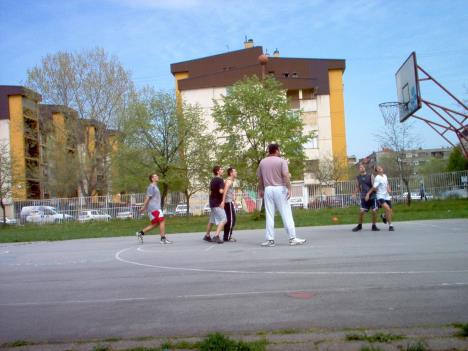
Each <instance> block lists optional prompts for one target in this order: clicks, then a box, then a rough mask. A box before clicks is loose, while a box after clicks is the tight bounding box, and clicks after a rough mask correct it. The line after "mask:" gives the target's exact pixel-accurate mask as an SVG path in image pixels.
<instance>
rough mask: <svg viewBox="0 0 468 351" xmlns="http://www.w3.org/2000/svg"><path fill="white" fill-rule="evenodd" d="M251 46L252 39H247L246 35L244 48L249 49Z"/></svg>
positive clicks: (252, 45) (252, 44)
mask: <svg viewBox="0 0 468 351" xmlns="http://www.w3.org/2000/svg"><path fill="white" fill-rule="evenodd" d="M253 47H254V41H253V39H249V40H247V37H246V38H245V41H244V48H246V49H250V48H253Z"/></svg>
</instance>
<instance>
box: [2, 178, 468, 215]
mask: <svg viewBox="0 0 468 351" xmlns="http://www.w3.org/2000/svg"><path fill="white" fill-rule="evenodd" d="M389 184H390V187H391V189H392V198H393V201H395V202H403V201H406V198H407V197H408V193H407V190H406V187H405V185H404V183H403V182H402V180H401V179H398V178H390V179H389ZM422 185H423V187H424V190H425V198H424V200H426V199H427V200H433V199H446V198H454V197H456V198H468V171H463V172H452V173H440V174H431V175H424V176H414V177H411V179H410V180H409V187H410V196H411V199H412V200H413V201H418V200H421V194H420V190H421V186H422ZM355 188H356V181H355V180H350V181H342V182H336V183H335V184H333V185H327V186H324V185H319V184H304V183H302V182H295V183H294V184H293V185H292V194H291V199H290V203H291V206H292V207H293V208H304V209H319V208H327V207H347V206H355V205H358V201H359V200H358V199H356V198H355V197H353V196H352V195H353V193H354V191H355ZM235 190H236V210H237V211H238V212H246V213H250V212H253V211H255V209H256V208H257V193H256V191H255V190H254V189H240V188H237V189H235ZM144 197H145V194H126V195H107V196H92V197H79V198H63V199H58V198H55V199H44V200H25V201H14V202H13V204H12V205H10V206H13V208H12V210H13V211H10V212H14V216H15V219H16V223H17V224H22V223H26V222H33V223H61V222H64V221H79V222H87V221H90V220H111V219H121V220H124V219H132V218H141V217H142V216H144V214H141V213H140V211H139V210H140V209H141V207H142V205H143V201H144ZM164 211H165V214H166V216H186V215H206V214H208V213H209V212H210V208H209V206H208V194H207V193H202V192H200V193H197V194H194V195H193V196H192V197H191V198H190V199H189V205H188V206H187V201H186V199H185V196H184V195H183V194H182V193H177V192H173V193H169V194H168V196H167V198H166V201H165V205H164Z"/></svg>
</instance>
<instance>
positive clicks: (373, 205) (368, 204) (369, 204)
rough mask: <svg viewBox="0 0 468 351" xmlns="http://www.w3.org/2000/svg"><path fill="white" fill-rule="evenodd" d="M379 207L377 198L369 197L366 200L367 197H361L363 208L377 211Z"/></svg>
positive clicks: (366, 210)
mask: <svg viewBox="0 0 468 351" xmlns="http://www.w3.org/2000/svg"><path fill="white" fill-rule="evenodd" d="M378 209H379V207H378V206H377V201H376V200H375V198H373V199H369V200H368V201H366V199H361V210H363V211H365V212H368V211H369V210H372V211H377V210H378Z"/></svg>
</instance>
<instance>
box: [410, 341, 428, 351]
mask: <svg viewBox="0 0 468 351" xmlns="http://www.w3.org/2000/svg"><path fill="white" fill-rule="evenodd" d="M426 350H427V345H426V344H425V343H424V342H423V341H417V342H414V343H410V344H408V345H407V346H406V349H405V351H426Z"/></svg>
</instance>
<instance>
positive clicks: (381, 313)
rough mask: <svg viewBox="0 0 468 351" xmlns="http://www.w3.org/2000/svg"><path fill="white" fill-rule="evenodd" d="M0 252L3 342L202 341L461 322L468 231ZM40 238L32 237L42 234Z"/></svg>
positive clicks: (333, 232) (413, 228) (327, 230)
mask: <svg viewBox="0 0 468 351" xmlns="http://www.w3.org/2000/svg"><path fill="white" fill-rule="evenodd" d="M350 229H351V226H330V227H311V228H299V229H298V236H301V237H304V238H306V239H308V244H307V245H304V246H298V247H290V246H288V245H287V239H286V235H285V234H284V232H283V231H282V230H279V231H278V233H277V239H278V246H276V247H273V248H262V247H259V245H258V243H259V242H260V241H262V239H263V231H260V230H250V231H239V232H237V233H236V237H237V238H238V242H237V243H225V244H223V245H211V244H209V243H206V242H203V241H202V240H201V237H202V234H200V233H198V234H183V235H182V234H181V235H172V236H171V239H173V240H174V241H175V243H174V244H173V245H167V246H162V245H160V244H159V241H158V240H157V238H156V236H148V237H147V238H145V239H146V240H145V243H144V244H143V245H140V244H138V243H137V242H136V239H135V238H134V237H120V238H105V239H86V240H72V241H62V242H38V243H32V244H8V245H1V246H0V341H2V342H5V341H12V340H35V341H41V340H48V341H56V340H77V339H90V338H110V337H123V338H128V337H138V336H170V335H173V336H176V335H177V336H184V335H204V334H206V333H209V332H212V331H225V332H230V333H240V332H243V331H252V330H271V329H284V328H312V327H324V328H360V327H371V328H387V327H405V326H420V325H441V324H446V323H453V322H467V319H466V318H467V316H468V220H466V219H459V220H438V221H419V222H403V223H396V231H395V232H393V233H392V232H388V231H386V230H382V231H381V232H377V233H375V232H371V231H370V230H369V228H368V226H366V228H365V230H364V231H362V232H359V233H352V232H351V231H350ZM38 230H40V227H38Z"/></svg>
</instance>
